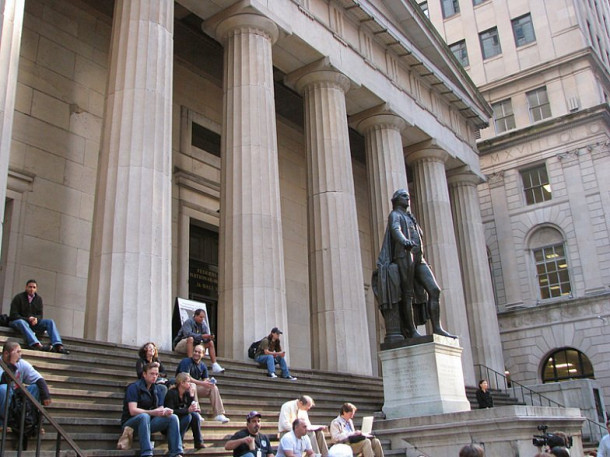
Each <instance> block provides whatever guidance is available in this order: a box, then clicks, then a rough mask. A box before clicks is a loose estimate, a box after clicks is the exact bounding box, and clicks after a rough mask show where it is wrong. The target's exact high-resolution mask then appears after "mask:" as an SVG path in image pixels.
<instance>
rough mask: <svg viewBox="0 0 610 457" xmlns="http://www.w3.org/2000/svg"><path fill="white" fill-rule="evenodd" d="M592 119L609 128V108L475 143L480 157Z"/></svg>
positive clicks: (580, 112) (572, 114)
mask: <svg viewBox="0 0 610 457" xmlns="http://www.w3.org/2000/svg"><path fill="white" fill-rule="evenodd" d="M592 119H601V120H603V121H604V122H605V123H606V124H607V125H608V126H609V127H610V107H609V106H608V105H607V104H606V103H603V104H600V105H597V106H594V107H591V108H587V109H583V110H580V111H577V112H575V113H569V114H566V115H564V116H560V117H554V118H551V119H549V120H547V121H544V122H540V123H537V124H534V125H530V126H528V127H525V128H522V129H518V130H512V131H509V132H507V133H504V134H502V135H499V136H496V137H494V138H490V139H489V140H484V141H480V142H479V143H477V148H478V149H479V152H480V155H482V156H483V155H487V154H491V153H493V152H496V151H499V150H503V149H506V148H510V147H513V146H516V145H518V144H521V143H524V142H527V141H530V140H531V138H532V136H534V135H535V136H541V135H550V134H553V133H556V132H561V131H562V130H563V129H565V128H566V127H574V126H577V125H580V124H585V123H588V122H591V120H592Z"/></svg>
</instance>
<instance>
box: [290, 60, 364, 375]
mask: <svg viewBox="0 0 610 457" xmlns="http://www.w3.org/2000/svg"><path fill="white" fill-rule="evenodd" d="M349 86H350V82H349V80H348V79H347V77H345V76H344V75H343V74H341V73H339V72H337V71H334V70H332V69H330V68H316V69H313V70H312V71H308V72H304V74H302V76H300V77H299V78H298V79H297V81H296V88H297V90H298V91H299V92H301V93H302V94H303V97H304V103H305V137H306V148H307V197H308V223H309V281H310V286H309V287H310V299H311V308H312V328H313V332H312V334H313V338H312V355H313V363H314V367H315V368H320V369H322V370H331V371H339V372H342V373H358V374H371V373H372V367H371V355H370V347H369V343H368V342H369V331H368V325H367V321H366V316H367V313H366V306H365V298H364V281H363V275H362V259H361V255H360V241H359V235H358V221H357V218H356V200H355V193H354V178H353V174H352V162H351V156H350V148H349V137H348V126H347V113H346V107H345V93H346V92H347V90H348V89H349Z"/></svg>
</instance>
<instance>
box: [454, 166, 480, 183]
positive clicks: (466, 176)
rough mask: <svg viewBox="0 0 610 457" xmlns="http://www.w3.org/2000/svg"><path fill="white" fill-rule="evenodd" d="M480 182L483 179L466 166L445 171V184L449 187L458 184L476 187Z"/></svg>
mask: <svg viewBox="0 0 610 457" xmlns="http://www.w3.org/2000/svg"><path fill="white" fill-rule="evenodd" d="M482 182H484V180H483V179H482V178H481V177H480V176H478V175H476V174H475V173H474V172H473V171H472V170H470V169H468V168H464V167H462V168H459V169H457V170H452V171H450V172H448V173H447V184H449V187H452V186H459V185H467V186H473V187H476V186H478V185H479V184H481V183H482Z"/></svg>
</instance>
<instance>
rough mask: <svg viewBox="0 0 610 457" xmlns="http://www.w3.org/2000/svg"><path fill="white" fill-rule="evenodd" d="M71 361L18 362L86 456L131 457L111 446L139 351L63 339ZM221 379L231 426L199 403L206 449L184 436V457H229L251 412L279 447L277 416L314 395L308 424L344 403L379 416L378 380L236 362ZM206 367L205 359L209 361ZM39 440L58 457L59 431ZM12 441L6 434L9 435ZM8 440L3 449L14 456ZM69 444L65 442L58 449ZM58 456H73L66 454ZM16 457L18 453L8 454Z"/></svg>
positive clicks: (322, 420) (33, 354) (40, 356)
mask: <svg viewBox="0 0 610 457" xmlns="http://www.w3.org/2000/svg"><path fill="white" fill-rule="evenodd" d="M7 338H14V339H17V340H19V341H21V338H20V337H19V336H18V335H17V334H16V333H15V332H13V331H12V329H9V328H5V327H0V345H3V344H4V342H5V341H6V340H7ZM64 343H65V345H66V347H67V348H69V349H70V351H71V354H70V355H62V354H55V353H45V352H40V351H31V350H27V349H25V350H24V351H23V357H24V359H26V360H27V361H28V362H30V363H31V364H32V365H34V367H35V368H36V369H37V370H38V371H39V372H40V373H41V374H42V375H43V376H44V378H45V379H46V380H47V383H48V384H49V387H50V390H51V396H52V399H53V402H52V404H51V405H50V406H49V407H48V408H47V410H48V411H49V412H50V413H51V415H52V416H53V418H55V419H56V420H57V421H58V422H59V424H60V425H61V426H62V427H64V429H65V430H66V431H68V433H69V434H70V436H71V437H72V438H73V439H74V440H75V441H76V442H77V444H78V445H79V446H80V447H81V449H83V450H84V451H86V454H87V455H88V456H124V457H127V456H136V455H138V452H137V448H138V446H137V440H135V442H134V449H133V450H130V451H116V450H115V446H116V441H117V439H118V437H119V435H120V421H119V420H120V416H121V410H122V400H123V395H124V392H125V387H126V386H127V385H128V384H129V383H130V382H133V381H134V380H135V362H136V360H137V348H136V347H131V346H124V345H116V344H111V343H102V342H95V341H88V340H83V339H78V338H64ZM160 358H161V360H162V361H163V364H164V366H165V368H166V369H167V371H168V374H173V373H174V371H175V369H176V366H177V364H178V362H179V361H180V360H181V358H182V357H181V356H178V355H176V354H173V353H171V352H167V351H162V352H161V354H160ZM219 361H220V363H221V365H222V366H223V367H224V368H225V369H226V371H225V373H222V374H218V375H214V376H215V377H216V379H217V381H218V387H219V389H220V392H221V395H222V398H223V402H224V405H225V409H226V415H227V416H228V417H229V418H230V419H231V422H229V423H227V424H220V423H218V422H215V421H214V420H212V417H210V416H209V415H208V414H207V413H209V414H211V411H210V409H209V403H207V402H206V400H205V399H204V400H203V401H202V403H201V406H202V410H203V417H204V418H205V419H206V420H205V422H203V426H202V431H203V436H204V440H205V444H206V448H205V449H204V450H202V451H198V452H196V453H195V451H194V450H193V449H192V448H193V442H192V436H191V433H190V432H188V431H187V433H186V436H185V440H184V441H185V442H184V447H185V451H186V452H185V454H186V455H195V454H197V455H201V454H203V455H206V456H229V455H231V453H230V452H227V451H225V450H224V443H225V441H226V439H227V437H228V436H230V435H232V434H233V433H234V432H236V431H237V430H239V429H241V428H243V427H244V424H245V416H246V414H247V413H248V412H249V411H251V410H257V411H259V412H260V413H261V414H262V415H263V430H262V432H263V433H265V434H267V435H269V436H270V438H271V439H272V442H273V445H274V446H277V420H278V415H279V410H280V407H281V405H282V403H284V402H285V401H287V400H291V399H294V398H296V397H297V396H299V395H300V394H308V395H311V396H312V397H313V398H314V400H315V401H316V407H315V408H313V409H312V410H311V411H310V412H309V416H310V419H311V421H312V423H316V424H329V423H330V421H331V420H332V419H333V418H335V417H336V416H337V414H338V411H339V408H340V406H341V404H342V403H343V402H346V401H350V402H353V403H355V404H356V405H357V406H358V416H357V418H358V417H360V418H361V417H363V416H365V415H373V414H374V413H376V412H379V411H381V407H382V405H383V386H382V381H381V379H380V378H376V377H366V376H354V375H349V374H346V375H341V376H338V375H337V374H336V373H329V372H320V371H315V372H314V371H313V370H299V369H296V370H293V369H291V371H292V372H293V375H294V376H297V377H298V378H299V379H298V381H287V380H283V379H270V378H268V377H267V376H266V371H265V370H264V369H261V368H259V367H258V365H257V364H255V363H254V362H251V363H250V362H239V361H232V360H226V359H222V358H220V359H219ZM208 365H209V360H208ZM44 427H45V429H46V433H45V434H44V436H43V438H42V448H43V450H44V452H43V453H41V455H43V456H44V455H45V454H46V455H55V452H54V450H53V451H51V450H52V449H55V440H56V436H57V434H56V432H55V431H54V430H52V429H51V427H50V426H49V425H48V424H47V425H44ZM9 437H10V435H9ZM161 437H162V436H161V435H160V434H156V435H154V436H153V438H154V439H155V440H156V446H155V454H159V455H162V454H163V453H165V452H166V449H167V445H166V442H165V440H162V439H160V438H161ZM13 447H14V442H13V439H12V437H11V439H10V440H9V443H8V446H7V449H11V450H12V449H13ZM66 447H67V445H66V444H65V443H62V449H65V448H66ZM33 448H35V440H30V444H29V450H28V451H27V452H24V453H23V454H22V455H24V456H28V455H34V452H33V451H32V450H31V449H33ZM62 454H63V455H73V454H72V453H71V452H67V451H66V452H63V453H62ZM5 455H6V456H7V457H8V456H11V455H16V452H5Z"/></svg>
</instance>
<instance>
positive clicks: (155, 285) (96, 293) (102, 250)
mask: <svg viewBox="0 0 610 457" xmlns="http://www.w3.org/2000/svg"><path fill="white" fill-rule="evenodd" d="M173 24H174V2H173V0H116V2H115V8H114V18H113V30H112V42H111V50H110V53H111V57H110V71H109V76H108V78H109V79H108V93H107V96H106V107H105V111H104V127H103V136H102V145H101V150H100V158H99V165H98V177H97V189H96V202H95V210H94V220H93V240H92V245H91V260H90V265H89V280H88V290H87V311H86V329H85V332H86V335H85V336H86V337H87V338H93V339H97V340H102V341H112V342H116V343H125V344H142V342H145V341H148V340H154V341H155V342H157V343H158V344H161V345H162V346H163V347H165V348H168V347H170V340H171V312H172V305H173V301H172V295H171V126H172V116H171V114H172V71H173V69H172V67H173V46H174V43H173V39H172V35H173Z"/></svg>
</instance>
